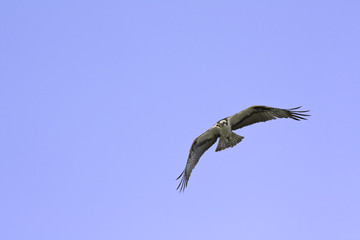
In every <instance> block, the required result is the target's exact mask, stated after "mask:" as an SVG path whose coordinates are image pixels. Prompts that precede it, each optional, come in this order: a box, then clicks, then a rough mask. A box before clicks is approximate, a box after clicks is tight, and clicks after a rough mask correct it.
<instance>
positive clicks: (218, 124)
mask: <svg viewBox="0 0 360 240" xmlns="http://www.w3.org/2000/svg"><path fill="white" fill-rule="evenodd" d="M227 124H228V121H227V119H222V120H220V121H218V122H217V124H216V125H217V126H219V127H223V126H226V125H227Z"/></svg>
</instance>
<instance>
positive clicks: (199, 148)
mask: <svg viewBox="0 0 360 240" xmlns="http://www.w3.org/2000/svg"><path fill="white" fill-rule="evenodd" d="M219 135H220V131H219V127H216V126H213V127H212V128H210V129H209V130H207V131H206V132H204V133H203V134H201V135H200V136H199V137H197V138H195V140H194V142H193V144H192V145H191V148H190V152H189V157H188V160H187V163H186V167H185V170H184V171H183V172H182V173H181V174H180V176H179V177H178V178H177V179H176V180H178V179H179V178H181V177H182V178H181V181H180V183H179V186H178V187H177V188H176V189H179V188H180V192H182V191H184V190H185V188H186V186H187V183H188V181H189V178H190V174H191V172H192V170H193V169H194V168H195V166H196V164H197V163H198V161H199V159H200V157H201V156H202V155H203V154H204V152H205V151H206V150H208V149H209V148H210V147H211V146H212V145H213V144H214V143H215V142H216V140H217V139H218V137H219Z"/></svg>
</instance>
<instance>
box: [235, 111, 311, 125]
mask: <svg viewBox="0 0 360 240" xmlns="http://www.w3.org/2000/svg"><path fill="white" fill-rule="evenodd" d="M299 108H300V107H297V108H291V109H281V108H272V107H266V106H252V107H249V108H247V109H245V110H243V111H241V112H239V113H237V114H235V115H233V116H231V117H230V123H231V129H232V130H236V129H239V128H242V127H245V126H248V125H251V124H254V123H258V122H266V121H269V120H272V119H276V118H292V119H294V120H297V121H299V120H306V118H305V117H307V116H310V115H307V114H305V113H306V112H308V111H299V110H297V109H299Z"/></svg>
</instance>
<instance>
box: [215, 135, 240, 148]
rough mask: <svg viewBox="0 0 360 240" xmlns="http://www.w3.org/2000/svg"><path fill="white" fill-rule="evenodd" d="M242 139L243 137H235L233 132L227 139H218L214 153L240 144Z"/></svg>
mask: <svg viewBox="0 0 360 240" xmlns="http://www.w3.org/2000/svg"><path fill="white" fill-rule="evenodd" d="M243 138H244V137H243V136H240V135H237V134H236V133H233V132H231V134H230V137H229V139H227V138H225V137H220V138H219V143H218V145H217V147H216V150H215V152H218V151H221V150H224V149H226V148H228V147H233V146H235V145H236V144H238V143H239V142H241V140H242V139H243Z"/></svg>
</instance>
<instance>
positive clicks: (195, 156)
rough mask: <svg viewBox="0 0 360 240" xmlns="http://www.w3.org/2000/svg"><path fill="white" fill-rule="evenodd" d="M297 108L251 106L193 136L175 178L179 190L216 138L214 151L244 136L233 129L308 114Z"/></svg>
mask: <svg viewBox="0 0 360 240" xmlns="http://www.w3.org/2000/svg"><path fill="white" fill-rule="evenodd" d="M299 108H300V107H297V108H291V109H281V108H272V107H266V106H252V107H249V108H247V109H245V110H243V111H241V112H239V113H237V114H235V115H232V116H230V117H227V118H224V119H221V120H220V121H218V122H217V123H216V124H215V125H214V126H212V127H211V128H210V129H209V130H207V131H206V132H204V133H203V134H201V135H200V136H199V137H197V138H195V140H194V142H193V143H192V145H191V148H190V153H189V157H188V160H187V163H186V167H185V170H184V171H183V172H182V173H181V174H180V176H179V177H178V178H177V179H176V180H178V179H179V178H180V177H182V179H181V182H180V183H179V185H178V187H177V189H179V188H180V192H181V191H184V190H185V188H186V186H187V184H188V181H189V178H190V174H191V172H192V170H193V169H194V168H195V165H196V164H197V163H198V161H199V159H200V157H201V156H202V155H203V154H204V152H205V151H206V150H208V149H209V148H210V147H211V146H212V145H213V144H214V143H215V142H216V140H217V139H218V138H219V143H218V145H217V147H216V150H215V152H218V151H221V150H224V149H226V148H228V147H234V146H235V145H236V144H238V143H239V142H241V140H242V139H243V138H244V137H243V136H239V135H237V134H236V133H234V132H232V131H233V130H236V129H239V128H242V127H246V126H248V125H251V124H254V123H258V122H266V121H269V120H272V119H276V118H292V119H294V120H297V121H299V120H306V118H305V117H306V116H310V115H307V114H305V113H306V112H308V111H309V110H307V111H299V110H297V109H299Z"/></svg>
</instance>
